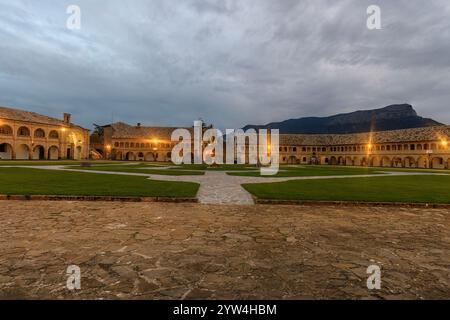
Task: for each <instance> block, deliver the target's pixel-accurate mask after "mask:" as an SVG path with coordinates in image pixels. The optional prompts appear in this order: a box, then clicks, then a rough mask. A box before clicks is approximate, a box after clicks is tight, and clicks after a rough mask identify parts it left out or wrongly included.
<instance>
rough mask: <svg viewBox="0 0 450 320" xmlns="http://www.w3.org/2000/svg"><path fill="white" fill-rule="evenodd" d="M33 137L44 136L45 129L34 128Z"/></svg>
mask: <svg viewBox="0 0 450 320" xmlns="http://www.w3.org/2000/svg"><path fill="white" fill-rule="evenodd" d="M34 137H35V138H45V131H44V130H42V129H36V131H34Z"/></svg>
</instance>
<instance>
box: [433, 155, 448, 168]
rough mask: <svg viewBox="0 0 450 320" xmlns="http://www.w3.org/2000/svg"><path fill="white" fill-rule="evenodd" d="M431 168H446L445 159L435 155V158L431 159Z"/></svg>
mask: <svg viewBox="0 0 450 320" xmlns="http://www.w3.org/2000/svg"><path fill="white" fill-rule="evenodd" d="M431 168H433V169H444V168H445V163H444V159H443V158H441V157H434V158H433V159H431Z"/></svg>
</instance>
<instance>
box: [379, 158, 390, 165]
mask: <svg viewBox="0 0 450 320" xmlns="http://www.w3.org/2000/svg"><path fill="white" fill-rule="evenodd" d="M381 166H382V167H390V166H391V159H389V157H383V158H382V159H381Z"/></svg>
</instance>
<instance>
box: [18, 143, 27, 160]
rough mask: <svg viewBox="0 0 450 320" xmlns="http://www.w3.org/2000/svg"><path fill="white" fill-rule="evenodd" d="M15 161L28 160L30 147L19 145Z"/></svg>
mask: <svg viewBox="0 0 450 320" xmlns="http://www.w3.org/2000/svg"><path fill="white" fill-rule="evenodd" d="M16 159H17V160H30V147H29V146H27V145H26V144H21V145H19V146H18V147H17V148H16Z"/></svg>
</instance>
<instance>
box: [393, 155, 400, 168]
mask: <svg viewBox="0 0 450 320" xmlns="http://www.w3.org/2000/svg"><path fill="white" fill-rule="evenodd" d="M392 166H393V167H396V168H401V167H402V166H403V163H402V159H401V158H398V157H397V158H394V159H392Z"/></svg>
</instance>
